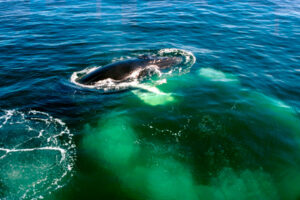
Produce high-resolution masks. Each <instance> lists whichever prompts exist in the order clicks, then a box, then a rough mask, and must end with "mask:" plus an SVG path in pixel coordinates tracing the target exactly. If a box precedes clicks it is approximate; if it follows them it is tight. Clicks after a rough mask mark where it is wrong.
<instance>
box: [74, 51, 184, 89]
mask: <svg viewBox="0 0 300 200" xmlns="http://www.w3.org/2000/svg"><path fill="white" fill-rule="evenodd" d="M181 62H182V58H180V57H156V56H149V55H142V56H139V57H137V58H136V59H129V60H124V61H119V62H115V63H112V64H109V65H105V66H103V67H99V68H98V69H96V70H94V71H92V72H90V73H88V74H86V75H84V76H83V77H81V78H80V79H79V81H78V82H79V83H81V84H86V85H93V84H94V83H95V82H97V81H101V80H104V79H108V78H110V79H113V80H116V81H122V80H126V78H128V77H129V76H130V75H131V74H132V73H133V72H134V71H136V70H143V69H145V68H146V67H147V66H149V65H156V66H158V67H159V69H168V68H170V67H173V66H176V65H178V64H180V63H181Z"/></svg>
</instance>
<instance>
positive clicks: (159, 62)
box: [139, 55, 182, 69]
mask: <svg viewBox="0 0 300 200" xmlns="http://www.w3.org/2000/svg"><path fill="white" fill-rule="evenodd" d="M139 58H140V59H143V60H145V61H147V62H148V64H151V65H156V66H158V67H159V68H160V69H168V68H170V67H173V66H176V65H179V64H180V63H181V62H182V58H181V57H175V56H173V57H156V56H149V55H142V56H139Z"/></svg>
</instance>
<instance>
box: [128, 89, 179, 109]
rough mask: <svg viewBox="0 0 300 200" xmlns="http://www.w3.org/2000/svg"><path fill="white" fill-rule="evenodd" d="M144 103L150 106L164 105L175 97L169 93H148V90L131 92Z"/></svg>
mask: <svg viewBox="0 0 300 200" xmlns="http://www.w3.org/2000/svg"><path fill="white" fill-rule="evenodd" d="M133 93H134V94H135V95H136V96H137V97H138V98H139V99H141V100H142V101H143V102H144V103H146V104H148V105H151V106H158V105H165V104H168V103H171V102H174V101H175V98H174V97H173V96H172V95H171V94H169V93H163V92H160V93H150V92H141V91H134V92H133Z"/></svg>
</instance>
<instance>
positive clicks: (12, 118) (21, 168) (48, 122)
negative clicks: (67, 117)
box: [0, 110, 75, 199]
mask: <svg viewBox="0 0 300 200" xmlns="http://www.w3.org/2000/svg"><path fill="white" fill-rule="evenodd" d="M74 153H75V145H74V143H73V141H72V134H71V133H70V130H69V129H68V127H67V126H66V125H65V123H64V122H62V121H61V120H60V119H56V118H53V117H51V116H50V115H49V114H47V113H44V112H39V111H33V110H31V111H29V112H20V111H17V110H4V111H1V115H0V199H32V198H37V197H39V198H43V197H44V195H47V194H49V193H51V192H52V191H54V190H56V189H58V188H60V187H62V186H63V185H64V184H65V183H66V181H67V179H68V177H70V176H71V175H72V169H73V165H74Z"/></svg>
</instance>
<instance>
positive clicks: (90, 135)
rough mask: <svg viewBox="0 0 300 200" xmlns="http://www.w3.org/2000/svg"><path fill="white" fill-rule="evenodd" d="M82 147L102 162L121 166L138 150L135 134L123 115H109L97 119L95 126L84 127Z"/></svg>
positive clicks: (125, 164) (126, 163)
mask: <svg viewBox="0 0 300 200" xmlns="http://www.w3.org/2000/svg"><path fill="white" fill-rule="evenodd" d="M85 132H86V133H87V137H85V138H84V140H83V145H84V147H85V148H86V149H87V150H89V151H90V152H91V153H92V155H94V156H95V157H96V158H98V159H99V161H100V162H101V163H102V162H104V163H108V164H109V165H110V167H116V168H119V167H120V168H123V167H124V166H127V165H128V163H129V162H130V159H131V158H132V157H133V156H135V154H136V153H137V152H138V146H137V145H135V142H136V134H135V132H134V130H133V129H132V128H131V127H130V124H129V119H128V118H126V117H124V116H119V115H114V114H112V115H110V116H107V118H106V119H105V120H101V121H99V124H98V126H97V127H96V128H91V127H90V126H86V127H85Z"/></svg>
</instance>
